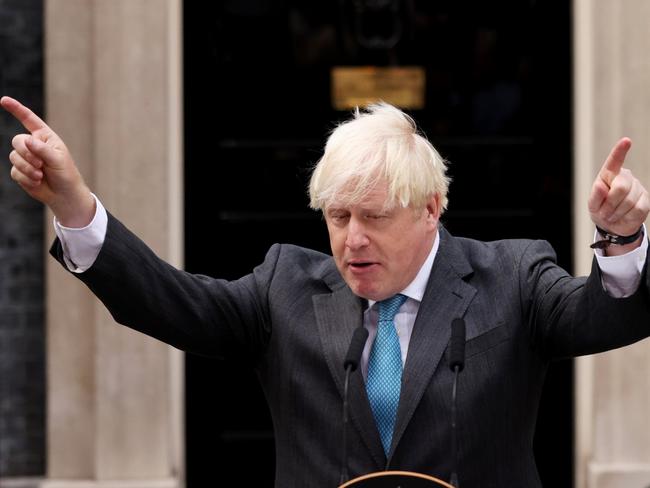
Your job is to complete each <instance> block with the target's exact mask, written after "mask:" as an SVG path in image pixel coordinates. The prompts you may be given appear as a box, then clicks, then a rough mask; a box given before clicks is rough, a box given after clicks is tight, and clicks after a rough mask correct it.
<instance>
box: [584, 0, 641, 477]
mask: <svg viewBox="0 0 650 488" xmlns="http://www.w3.org/2000/svg"><path fill="white" fill-rule="evenodd" d="M649 25H650V2H648V1H647V0H621V1H611V0H575V1H574V107H575V110H574V113H575V118H574V128H575V134H574V143H575V149H574V155H575V166H574V168H575V170H574V175H575V179H574V182H575V188H574V202H575V203H574V205H575V206H574V229H575V235H574V245H575V248H574V255H575V263H576V270H575V272H576V273H578V274H586V273H588V272H589V267H590V263H591V256H592V254H591V250H590V249H589V247H588V243H589V242H590V241H591V239H592V238H593V226H592V224H591V222H590V220H589V215H588V213H587V209H586V205H587V204H586V202H587V198H588V195H589V191H590V188H591V184H592V182H593V179H594V177H595V175H596V173H597V172H598V170H599V169H600V166H601V165H602V163H603V161H604V159H605V158H606V156H607V154H608V153H609V150H610V149H611V147H612V146H613V145H614V143H615V142H616V141H617V140H618V139H619V138H620V137H621V136H624V135H625V136H629V137H631V138H632V141H633V146H632V150H631V152H630V153H629V156H628V159H627V161H626V166H627V167H628V168H630V169H631V170H632V171H633V172H634V173H635V174H636V175H637V177H639V178H640V179H641V180H642V182H643V183H644V185H645V186H646V188H650V137H648V136H649V135H650V29H648V26H649ZM612 326H613V327H615V326H616V324H612ZM649 327H650V324H649ZM575 391H576V429H577V431H576V487H577V488H606V487H607V488H608V487H616V488H627V487H630V488H633V487H634V488H646V487H648V486H650V415H649V414H650V341H649V340H645V341H642V342H641V343H638V344H636V345H634V346H631V347H628V348H624V349H621V350H618V351H613V352H610V353H606V354H600V355H597V356H592V357H588V358H581V359H579V360H578V361H577V367H576V390H575Z"/></svg>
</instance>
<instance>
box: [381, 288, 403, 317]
mask: <svg viewBox="0 0 650 488" xmlns="http://www.w3.org/2000/svg"><path fill="white" fill-rule="evenodd" d="M406 298H407V297H406V295H401V294H399V293H398V294H397V295H393V296H392V297H390V298H387V299H386V300H382V301H381V302H379V321H380V322H384V321H389V322H392V321H393V319H394V318H395V315H397V311H398V310H399V308H400V307H401V306H402V304H403V303H404V302H405V301H406Z"/></svg>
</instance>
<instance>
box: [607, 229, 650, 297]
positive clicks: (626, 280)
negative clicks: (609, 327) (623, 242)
mask: <svg viewBox="0 0 650 488" xmlns="http://www.w3.org/2000/svg"><path fill="white" fill-rule="evenodd" d="M598 236H600V234H599V233H598V231H596V233H595V234H594V242H595V241H596V240H598V238H599V237H598ZM647 253H648V234H647V231H646V228H645V225H644V226H643V240H642V241H641V245H640V246H639V247H637V248H636V249H635V250H633V251H630V252H628V253H627V254H622V255H620V256H605V255H604V253H603V251H602V249H594V254H595V256H596V260H597V261H598V267H599V268H600V271H601V282H602V285H603V288H604V289H605V291H606V292H607V293H609V294H610V295H611V296H613V297H614V298H624V297H629V296H630V295H633V294H634V292H636V290H637V289H638V288H639V283H640V282H641V274H642V273H643V267H644V266H645V261H646V255H647Z"/></svg>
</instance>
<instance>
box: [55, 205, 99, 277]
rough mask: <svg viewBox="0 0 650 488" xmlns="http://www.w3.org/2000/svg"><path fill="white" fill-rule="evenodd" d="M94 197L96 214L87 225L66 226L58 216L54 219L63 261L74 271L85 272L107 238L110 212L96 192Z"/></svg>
mask: <svg viewBox="0 0 650 488" xmlns="http://www.w3.org/2000/svg"><path fill="white" fill-rule="evenodd" d="M93 198H94V199H95V215H94V217H93V220H92V221H91V222H90V223H89V224H88V225H87V226H86V227H80V228H73V227H64V226H63V225H61V224H60V223H59V222H58V221H57V220H56V217H55V218H54V219H53V223H54V232H56V235H57V237H58V238H59V240H60V241H61V247H62V248H63V261H64V262H65V265H66V267H67V268H68V269H69V270H70V271H72V272H73V273H83V272H84V271H86V270H88V269H89V268H90V267H91V266H92V265H93V263H94V262H95V260H96V259H97V256H99V252H100V251H101V249H102V246H103V245H104V240H105V238H106V227H107V225H108V214H107V213H106V209H105V208H104V206H103V205H102V203H101V202H100V201H99V198H97V196H96V195H95V194H93Z"/></svg>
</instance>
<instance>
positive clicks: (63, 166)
mask: <svg viewBox="0 0 650 488" xmlns="http://www.w3.org/2000/svg"><path fill="white" fill-rule="evenodd" d="M0 105H1V106H2V108H4V109H5V110H7V111H8V112H9V113H11V114H12V115H13V116H14V117H15V118H16V119H17V120H18V121H19V122H20V123H21V124H22V125H23V127H24V128H25V129H26V130H27V132H28V133H25V134H19V135H17V136H15V137H14V138H13V140H12V146H13V151H11V153H10V154H9V160H10V161H11V164H12V168H11V177H12V179H14V180H15V181H16V182H17V183H18V184H19V185H20V186H21V188H22V189H23V190H25V192H26V193H27V194H28V195H30V196H31V197H32V198H35V199H36V200H38V201H40V202H42V203H44V204H45V205H47V206H48V207H50V209H52V212H54V215H55V216H56V218H57V220H58V221H59V222H60V223H61V225H64V226H66V227H84V226H86V225H87V224H88V223H90V221H91V220H92V219H93V216H94V214H95V199H94V198H93V196H92V194H91V193H90V189H89V188H88V186H87V185H86V183H85V182H84V180H83V177H82V176H81V173H79V170H78V169H77V166H76V164H75V162H74V160H73V159H72V156H71V155H70V152H69V151H68V148H67V147H66V146H65V144H64V142H63V141H62V140H61V138H60V137H59V136H58V135H57V134H56V133H55V132H54V131H53V130H52V129H51V128H50V127H49V126H48V125H47V124H46V123H45V122H44V121H43V120H42V119H41V118H39V117H38V116H37V115H36V114H35V113H34V112H32V111H31V110H30V109H28V108H27V107H25V106H24V105H22V104H21V103H20V102H18V101H17V100H14V99H13V98H10V97H2V98H1V99H0Z"/></svg>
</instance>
